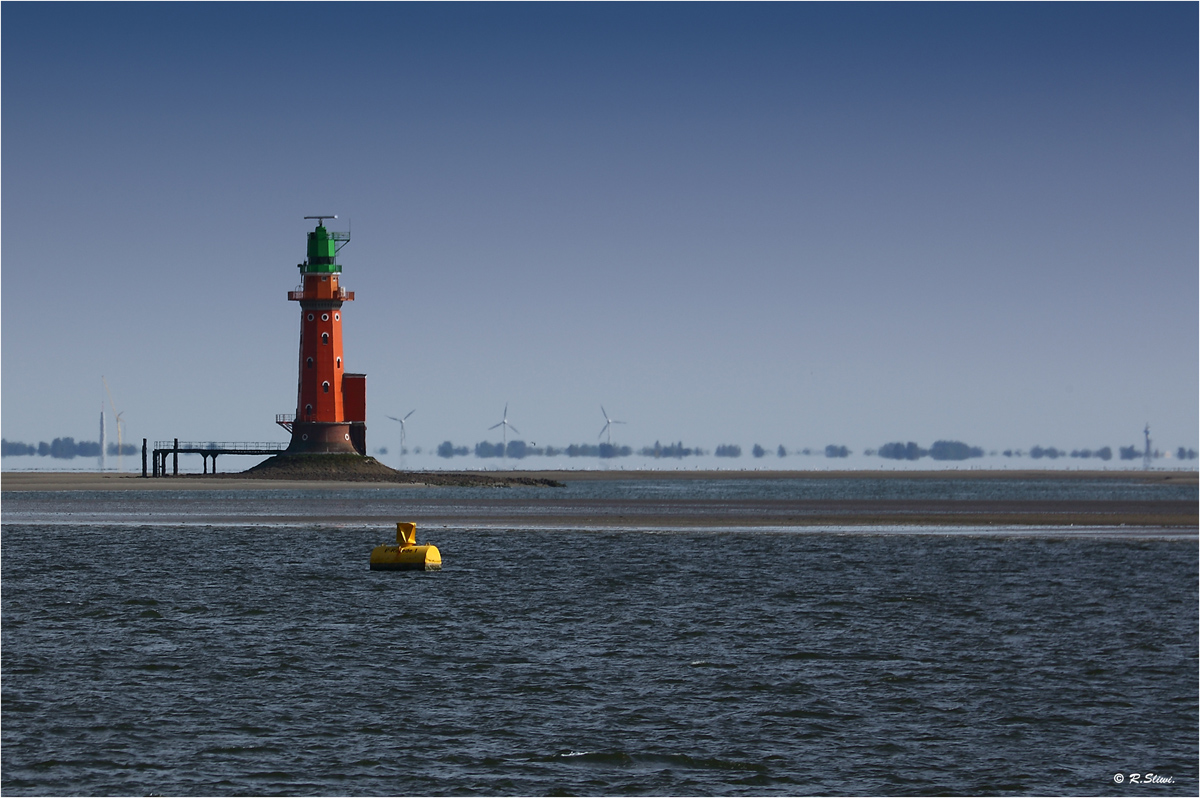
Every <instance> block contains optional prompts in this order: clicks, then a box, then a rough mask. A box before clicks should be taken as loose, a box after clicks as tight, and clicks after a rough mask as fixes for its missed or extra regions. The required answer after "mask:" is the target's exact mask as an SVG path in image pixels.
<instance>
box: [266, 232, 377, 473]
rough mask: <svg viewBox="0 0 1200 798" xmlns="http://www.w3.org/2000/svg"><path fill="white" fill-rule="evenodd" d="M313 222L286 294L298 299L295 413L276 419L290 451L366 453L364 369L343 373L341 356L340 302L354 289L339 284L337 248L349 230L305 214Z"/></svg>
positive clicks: (346, 236) (289, 297)
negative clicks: (332, 228) (288, 437)
mask: <svg viewBox="0 0 1200 798" xmlns="http://www.w3.org/2000/svg"><path fill="white" fill-rule="evenodd" d="M304 218H305V219H316V220H317V228H316V229H315V230H313V231H312V232H311V233H309V234H308V259H307V260H305V261H304V262H303V263H301V264H299V268H300V278H301V280H302V283H301V285H300V287H299V289H298V290H295V291H289V292H288V299H289V300H291V301H294V302H299V303H300V376H299V379H298V380H297V383H298V387H297V399H296V415H295V416H294V417H293V418H292V419H288V418H287V417H286V416H283V417H280V418H279V419H278V421H279V423H280V424H281V425H283V426H284V428H285V429H288V430H289V431H290V432H291V433H292V442H291V444H290V445H289V446H288V449H287V452H288V454H316V453H325V452H345V453H353V452H356V453H358V454H366V450H367V440H366V439H367V424H366V421H367V375H365V374H347V373H346V371H345V363H344V362H343V360H342V303H343V302H350V301H353V299H354V292H353V291H347V290H346V289H344V288H342V287H341V286H340V285H339V281H340V277H341V273H342V267H341V266H339V265H338V263H337V253H338V250H340V249H341V248H342V247H343V246H345V245H346V243H347V242H349V241H350V234H349V233H331V232H329V231H328V230H326V229H325V224H324V223H325V220H326V219H336V218H337V217H336V216H306V217H304Z"/></svg>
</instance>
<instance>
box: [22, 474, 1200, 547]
mask: <svg viewBox="0 0 1200 798" xmlns="http://www.w3.org/2000/svg"><path fill="white" fill-rule="evenodd" d="M472 474H473V475H474V476H473V477H472V480H469V481H456V480H459V479H461V478H462V477H463V476H464V475H454V474H450V475H448V474H445V473H443V472H428V473H417V472H408V473H406V474H405V477H406V479H407V480H410V481H404V482H396V481H389V482H379V481H352V480H329V479H323V480H296V479H279V478H275V479H255V478H253V475H247V474H222V475H219V476H211V475H210V476H202V475H194V474H189V475H180V476H172V477H160V478H157V479H154V478H151V479H145V478H142V477H140V476H136V475H132V474H112V473H84V472H70V473H63V472H51V473H45V472H9V473H5V474H3V475H2V477H0V488H2V489H3V491H4V492H6V493H7V492H12V491H64V492H65V491H123V490H125V491H139V490H140V491H164V490H165V491H205V490H209V491H213V490H217V491H228V490H238V491H255V490H280V489H289V490H298V489H305V488H308V489H312V488H321V489H323V490H329V489H339V488H344V489H355V490H358V491H361V490H364V489H368V490H370V489H381V488H382V489H395V488H405V487H428V486H434V485H439V484H440V485H468V486H474V487H482V486H488V487H495V488H497V490H495V491H489V492H488V494H486V495H483V496H480V495H478V494H477V495H474V496H464V495H463V494H461V493H459V492H454V491H451V492H447V494H446V496H445V498H441V497H439V496H438V495H437V493H435V494H433V495H432V496H430V495H429V493H428V492H425V493H423V494H422V496H421V498H420V500H419V501H417V500H414V501H412V502H407V501H405V500H403V499H399V500H395V501H391V502H385V503H383V504H385V505H387V506H386V507H384V508H382V509H379V510H372V511H364V510H363V508H362V507H361V506H360V505H358V504H354V505H348V506H346V507H344V508H342V510H341V512H339V513H337V514H336V515H332V514H331V515H328V517H326V515H325V514H324V513H321V512H318V513H317V514H314V513H313V512H311V510H309V511H306V512H304V513H299V514H298V513H297V508H296V507H295V506H293V505H292V503H290V502H289V503H281V505H280V506H279V508H278V512H275V513H271V514H270V515H269V516H262V515H256V516H255V518H254V520H255V521H266V520H270V521H273V522H279V523H313V522H316V521H328V522H331V523H359V522H361V523H380V522H384V521H394V520H395V515H396V513H397V512H401V513H403V516H404V520H410V521H413V522H416V523H418V524H421V525H429V524H446V525H486V526H497V525H500V526H503V525H506V524H507V525H512V526H513V527H588V528H598V529H603V528H655V529H678V528H718V527H733V526H736V527H809V528H813V527H818V528H819V527H867V528H869V527H896V526H899V527H912V526H923V527H949V526H956V527H992V528H997V527H999V528H1028V527H1035V526H1036V527H1076V528H1103V529H1116V528H1120V527H1126V528H1129V529H1131V530H1132V529H1135V528H1141V529H1163V528H1171V529H1177V530H1180V531H1184V532H1185V534H1187V533H1188V531H1194V530H1196V529H1197V527H1198V525H1200V518H1198V506H1197V502H1196V501H1195V500H1188V499H1180V498H1179V492H1178V490H1171V491H1168V492H1167V494H1165V495H1164V497H1163V498H1161V499H1157V498H1153V497H1151V498H1140V499H1128V498H1123V499H1118V498H1113V499H1105V498H1090V499H1016V500H1014V499H948V498H921V499H895V498H893V499H853V498H850V499H844V498H843V499H836V500H832V499H801V498H771V499H765V498H737V499H730V498H724V499H706V498H697V497H687V496H677V497H674V498H671V499H662V498H646V497H636V498H634V497H614V498H596V497H595V496H592V497H584V496H579V495H572V493H571V491H570V490H569V486H570V484H571V483H573V482H585V481H593V480H711V479H717V480H739V479H741V480H747V479H794V480H838V479H840V480H863V479H909V480H941V481H948V480H950V481H953V480H987V479H991V480H1034V481H1045V482H1053V481H1077V480H1101V481H1105V482H1126V483H1140V484H1148V485H1155V484H1157V485H1163V486H1164V487H1166V486H1189V485H1196V484H1197V474H1196V472H1194V471H1192V472H1187V471H1032V470H1024V471H953V470H948V471H674V472H672V471H509V472H498V471H489V472H468V474H467V475H466V476H471V475H472ZM474 477H483V479H479V480H474ZM555 483H558V484H566V485H567V486H568V489H566V490H555V489H551V490H545V489H544V487H545V486H547V485H551V484H555ZM536 487H542V488H543V489H539V490H529V489H526V488H536ZM167 515H171V513H167ZM317 516H320V517H317ZM187 518H188V519H190V520H200V519H199V518H193V517H191V516H187ZM160 520H164V521H165V520H168V519H167V518H166V517H163V518H162V519H160ZM178 520H181V521H182V520H185V517H184V516H183V515H180V518H179V519H178ZM203 520H205V521H208V522H212V523H225V522H230V523H233V522H239V521H243V520H246V519H243V518H241V517H240V515H239V514H238V512H237V510H236V509H232V508H223V509H222V510H219V511H213V512H212V513H211V516H210V515H208V514H205V517H204V519H203Z"/></svg>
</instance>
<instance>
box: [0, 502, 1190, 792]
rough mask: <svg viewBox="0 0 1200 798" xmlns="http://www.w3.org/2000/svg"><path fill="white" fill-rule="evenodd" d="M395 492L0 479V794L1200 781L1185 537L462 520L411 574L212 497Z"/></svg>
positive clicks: (353, 539)
mask: <svg viewBox="0 0 1200 798" xmlns="http://www.w3.org/2000/svg"><path fill="white" fill-rule="evenodd" d="M656 485H657V487H656ZM685 485H686V483H685ZM692 488H693V489H694V490H698V491H702V492H703V491H707V492H708V493H709V495H717V496H720V495H725V493H724V492H737V491H745V490H767V491H770V490H772V489H775V488H772V487H771V486H767V487H762V486H760V487H758V488H750V487H747V486H746V485H738V486H733V485H726V486H725V487H722V486H721V485H720V484H712V485H707V486H704V485H701V486H695V485H693V486H692ZM629 489H630V490H632V488H629ZM834 489H835V488H829V490H834ZM836 489H838V490H840V489H841V488H836ZM880 489H881V490H885V488H880ZM1039 489H1041V488H1039ZM1068 489H1069V490H1089V489H1096V488H1080V487H1079V486H1073V487H1069V488H1068ZM393 490H397V489H384V492H382V493H381V492H378V491H376V492H374V493H372V492H370V491H349V492H345V493H343V494H331V493H330V492H327V491H326V492H318V493H317V494H316V498H314V497H313V496H312V495H307V492H294V493H293V494H291V498H290V499H288V498H281V497H280V496H279V495H277V494H278V493H279V492H276V491H269V492H267V493H266V494H265V495H264V494H263V493H254V494H251V492H246V493H239V492H236V491H229V492H222V493H221V494H219V495H209V494H202V495H196V494H192V495H191V501H192V502H194V504H192V505H188V507H187V509H188V510H189V511H191V512H193V513H194V514H195V518H196V519H198V520H197V521H196V522H182V521H179V520H178V517H179V514H180V510H179V501H180V500H181V497H180V496H178V495H174V494H161V493H160V494H150V493H144V494H130V493H110V494H107V495H100V494H89V495H83V494H73V495H71V496H64V495H62V494H59V495H58V497H57V501H56V500H55V499H54V497H53V496H52V495H51V494H13V493H7V494H5V498H4V516H5V526H4V534H3V561H2V568H3V572H2V576H3V594H2V599H3V616H2V618H3V663H2V675H3V703H2V705H0V708H2V725H0V733H2V741H3V747H2V753H0V757H2V762H0V764H2V771H0V788H2V789H3V791H4V793H5V794H8V795H24V794H150V793H160V794H204V795H233V794H256V795H257V794H347V795H360V794H361V795H366V794H386V795H402V794H423V795H447V794H450V795H463V794H520V795H544V794H588V795H597V794H605V795H607V794H672V795H680V794H689V795H690V794H695V795H702V794H751V795H766V794H786V795H797V794H929V793H943V794H944V793H953V794H1030V793H1034V794H1089V795H1095V794H1122V795H1123V794H1143V793H1153V794H1163V795H1168V794H1169V795H1175V794H1195V793H1196V790H1197V759H1198V754H1200V752H1198V750H1197V727H1198V723H1200V718H1198V713H1197V704H1198V695H1197V679H1198V669H1197V641H1198V639H1200V638H1198V630H1197V616H1198V608H1197V595H1196V594H1197V591H1196V574H1197V568H1198V562H1197V547H1196V543H1195V536H1194V534H1193V535H1191V536H1190V538H1189V537H1187V536H1184V537H1178V536H1171V535H1149V536H1145V535H1139V534H1130V535H1128V536H1118V537H1102V536H1096V535H1088V534H1084V535H1079V534H1076V533H1072V532H1068V531H1062V530H1059V531H1054V530H1041V531H1034V532H1026V531H1021V530H1007V531H1005V530H1001V531H1000V532H1001V533H1000V534H997V533H994V532H987V533H984V532H983V531H981V530H957V531H952V532H950V533H946V532H945V531H942V533H941V534H936V535H934V534H924V533H922V532H921V531H919V530H918V531H916V532H912V531H910V532H904V533H895V534H874V533H856V534H839V533H834V532H830V531H820V530H817V531H812V530H807V531H804V532H799V531H764V530H757V531H755V530H746V531H736V532H728V531H719V530H718V531H710V532H697V531H661V530H660V531H654V530H641V531H638V530H626V531H619V532H614V531H604V532H601V531H593V530H587V529H538V528H532V527H529V528H522V529H514V530H497V529H487V530H485V529H480V528H476V527H472V528H464V527H454V526H450V527H446V528H439V529H436V530H433V531H430V532H429V533H427V534H426V533H420V537H421V538H422V539H424V538H425V537H426V536H430V537H432V538H433V542H435V543H437V544H438V545H439V547H440V548H441V550H442V554H443V557H444V559H445V561H446V569H445V570H444V571H441V572H438V573H429V574H422V573H381V572H372V571H369V570H367V567H366V563H367V556H368V554H369V552H370V549H371V547H372V546H374V545H376V544H378V543H383V542H386V541H387V539H388V530H387V529H386V528H383V527H381V526H379V525H374V526H371V525H363V524H330V523H324V522H314V523H282V522H278V521H272V522H270V523H213V522H211V520H210V519H211V517H212V516H210V515H208V514H207V513H210V512H211V513H215V512H218V511H219V510H220V511H223V510H224V509H226V508H228V507H229V505H230V504H231V503H232V504H233V505H235V509H236V510H237V511H238V512H239V513H241V512H249V511H253V510H255V509H257V510H258V514H259V515H260V516H262V517H271V516H272V515H273V514H274V513H277V512H278V508H279V505H280V504H281V503H287V502H301V503H303V502H306V501H308V502H315V501H317V500H318V499H321V500H325V501H326V502H334V503H335V504H337V506H354V505H355V504H356V503H357V504H361V503H363V502H367V501H374V502H377V503H379V504H380V505H381V506H383V507H384V509H386V505H387V503H388V501H390V499H389V498H388V497H389V496H391V494H390V493H388V492H387V491H393ZM401 490H403V489H401ZM580 490H582V491H584V492H585V493H586V492H588V491H590V492H591V494H592V498H595V495H601V496H602V497H603V496H611V495H620V494H621V492H622V491H623V490H626V488H622V487H621V486H618V485H594V484H593V485H591V486H588V487H581V488H580ZM639 490H648V491H654V490H662V491H668V492H669V491H687V490H688V489H687V488H686V487H685V486H679V485H672V486H667V485H665V484H662V483H652V484H650V485H646V486H643V487H642V488H639ZM887 490H890V488H887ZM977 490H984V491H988V490H990V491H1003V490H1019V489H1017V488H1013V487H1012V486H1011V485H1009V486H1008V487H1001V486H998V485H996V484H992V485H991V486H990V487H987V486H984V487H980V488H977ZM1097 490H1098V489H1097ZM1131 490H1142V488H1131ZM1184 490H1185V491H1186V490H1190V491H1192V494H1193V495H1194V492H1195V488H1194V487H1192V488H1190V489H1184ZM409 491H410V492H409V493H407V494H404V495H406V496H410V497H412V496H414V495H415V496H416V497H417V499H418V500H424V499H421V498H420V496H421V494H420V493H417V494H414V493H413V492H412V491H411V489H409ZM723 491H724V492H723ZM495 493H497V492H493V494H492V495H495ZM498 493H502V494H504V495H505V496H506V497H507V496H512V495H513V494H514V493H515V492H509V491H503V492H498ZM461 494H462V497H463V500H464V501H467V500H469V499H470V498H471V497H473V496H475V495H476V493H474V492H471V491H462V492H461ZM441 495H443V496H445V495H446V494H445V492H444V490H443V491H442V492H441ZM521 495H527V496H529V497H530V498H529V499H527V500H529V501H535V500H536V499H535V498H533V497H535V496H536V495H538V492H536V491H535V492H531V493H529V494H521ZM1153 495H1161V494H1153ZM509 500H512V501H520V500H521V499H520V496H516V497H515V498H512V499H509ZM395 501H401V499H396V500H395ZM122 507H125V508H128V509H129V510H131V511H133V510H138V511H140V512H143V513H148V514H149V516H150V520H151V521H153V522H147V521H146V516H136V517H137V518H139V519H142V520H136V521H132V520H127V521H121V520H120V518H119V513H120V512H121V508H122ZM172 509H173V510H174V514H173V515H172V514H171V513H169V512H168V510H172ZM85 510H86V511H87V512H90V513H92V514H94V515H95V516H97V517H98V518H101V519H103V520H102V521H101V522H100V523H72V522H70V520H69V518H67V517H66V516H65V515H64V513H66V512H76V511H78V512H80V513H83V512H84V511H85ZM153 519H165V520H153ZM1133 772H1136V773H1140V774H1145V773H1148V772H1153V773H1156V774H1160V775H1162V776H1166V777H1170V778H1172V779H1173V780H1174V783H1172V784H1159V785H1154V786H1152V787H1149V786H1140V785H1131V784H1129V783H1125V784H1123V785H1118V784H1116V783H1115V781H1114V778H1113V777H1114V775H1115V774H1116V773H1122V774H1123V775H1124V776H1128V775H1129V774H1130V773H1133Z"/></svg>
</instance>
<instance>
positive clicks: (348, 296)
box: [288, 286, 354, 302]
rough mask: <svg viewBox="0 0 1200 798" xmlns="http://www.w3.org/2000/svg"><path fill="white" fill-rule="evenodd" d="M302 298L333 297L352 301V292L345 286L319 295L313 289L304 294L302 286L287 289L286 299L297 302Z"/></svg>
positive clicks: (342, 300) (341, 300) (343, 300)
mask: <svg viewBox="0 0 1200 798" xmlns="http://www.w3.org/2000/svg"><path fill="white" fill-rule="evenodd" d="M302 299H333V300H337V301H340V302H353V301H354V292H353V291H347V290H346V289H345V288H339V289H338V290H336V291H333V292H331V294H330V295H329V296H321V295H320V293H318V292H315V291H314V292H313V293H312V294H305V292H304V286H299V287H297V288H296V290H295V291H288V301H290V302H299V301H300V300H302Z"/></svg>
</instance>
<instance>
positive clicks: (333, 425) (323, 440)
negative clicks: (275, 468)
mask: <svg viewBox="0 0 1200 798" xmlns="http://www.w3.org/2000/svg"><path fill="white" fill-rule="evenodd" d="M356 431H357V430H356ZM364 437H365V435H364ZM329 453H339V454H362V452H360V451H359V450H358V448H357V447H355V445H354V440H353V439H352V438H351V435H350V422H349V421H294V422H292V442H291V443H290V444H289V445H288V447H287V451H286V452H285V454H329Z"/></svg>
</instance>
